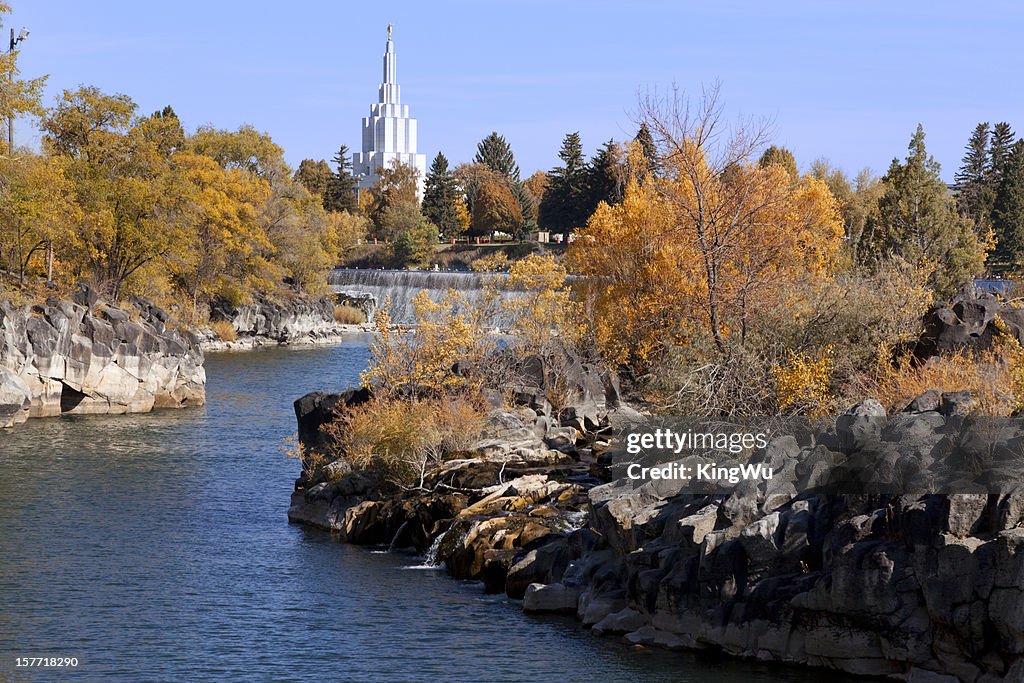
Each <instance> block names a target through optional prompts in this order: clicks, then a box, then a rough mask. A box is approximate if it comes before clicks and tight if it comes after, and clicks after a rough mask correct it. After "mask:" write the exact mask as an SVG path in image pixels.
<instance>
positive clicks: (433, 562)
mask: <svg viewBox="0 0 1024 683" xmlns="http://www.w3.org/2000/svg"><path fill="white" fill-rule="evenodd" d="M449 529H451V527H448V529H445V530H444V531H442V532H441V533H439V534H438V535H437V538H435V539H434V542H433V543H431V544H430V547H429V548H427V554H426V555H424V556H423V564H424V565H426V566H427V567H440V566H441V564H440V563H439V562H438V561H437V553H438V551H440V550H441V542H442V541H444V537H445V535H446V534H447V533H448V530H449Z"/></svg>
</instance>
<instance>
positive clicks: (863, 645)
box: [289, 383, 1024, 683]
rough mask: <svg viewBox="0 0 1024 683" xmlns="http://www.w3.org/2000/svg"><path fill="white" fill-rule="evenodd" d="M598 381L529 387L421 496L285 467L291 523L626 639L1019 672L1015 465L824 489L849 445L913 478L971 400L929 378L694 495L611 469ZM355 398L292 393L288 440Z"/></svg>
mask: <svg viewBox="0 0 1024 683" xmlns="http://www.w3.org/2000/svg"><path fill="white" fill-rule="evenodd" d="M590 385H591V387H592V386H593V383H590ZM598 386H600V385H598ZM605 388H606V389H609V388H610V387H608V386H607V385H605ZM601 394H602V395H598V394H597V392H594V391H590V392H589V393H587V394H586V395H585V396H581V400H580V401H579V402H578V403H577V404H576V405H574V406H572V407H571V409H568V410H563V411H559V412H558V413H557V414H556V413H554V412H553V411H552V410H551V407H550V406H549V405H545V404H544V402H543V401H541V400H539V395H538V393H537V392H530V391H527V392H521V393H520V394H519V396H518V398H517V400H515V402H514V405H511V406H503V407H497V406H496V407H494V409H493V410H492V411H491V412H490V414H489V416H488V419H489V421H490V424H489V428H488V430H487V438H485V439H483V440H481V441H480V442H479V443H478V444H476V445H475V446H474V447H473V448H472V449H471V453H470V454H469V457H466V458H462V459H459V460H455V461H451V462H449V463H447V464H446V465H445V466H444V467H442V468H440V469H439V470H438V471H437V472H435V473H433V474H431V475H430V476H429V477H428V478H427V480H426V481H425V483H424V489H423V490H410V491H400V492H396V491H393V490H391V491H388V490H387V488H386V487H384V486H382V485H381V482H380V481H379V480H378V479H376V478H375V477H374V476H373V475H372V474H367V473H365V472H354V473H348V474H346V473H345V471H346V469H345V467H344V466H342V464H341V463H338V464H337V465H336V466H333V467H332V466H331V465H327V466H326V467H323V468H322V470H321V471H323V472H324V473H325V476H323V477H322V478H320V479H319V480H318V479H315V478H309V477H307V476H305V475H304V476H303V477H301V478H300V479H299V480H298V481H297V482H296V488H295V492H294V493H293V494H292V502H291V507H290V509H289V519H290V520H291V521H293V522H300V523H303V524H310V525H314V526H317V527H320V528H324V529H329V530H331V531H333V532H335V533H337V534H338V536H339V538H340V539H341V540H343V541H346V542H349V543H355V544H360V545H375V546H382V547H389V548H404V547H410V548H414V549H415V550H416V551H417V552H419V553H423V554H424V555H425V556H426V558H427V562H428V563H434V564H437V565H439V566H443V567H444V568H445V569H446V571H447V572H448V574H449V575H451V576H452V577H454V578H457V579H464V580H465V579H469V580H477V581H481V582H482V583H483V586H484V590H485V592H487V593H504V594H505V595H507V596H508V597H509V598H512V599H517V600H518V599H521V600H522V607H523V609H524V610H525V611H528V612H533V613H558V614H567V615H572V616H574V617H575V618H576V619H577V620H578V621H579V622H581V623H582V624H583V625H584V626H585V627H587V628H589V629H590V630H591V631H592V632H593V633H594V634H596V635H600V636H610V637H615V638H620V639H622V640H624V641H625V642H627V643H630V644H634V645H640V646H645V647H658V648H667V649H685V650H700V651H709V652H718V653H723V654H726V655H730V656H734V657H738V658H743V659H749V660H758V661H773V662H779V663H785V664H792V665H801V666H809V667H821V668H828V669H833V670H838V671H842V672H846V673H850V674H854V675H857V676H866V677H881V678H889V679H894V680H906V681H913V682H915V683H918V682H923V681H932V682H942V683H955V682H967V683H995V682H996V681H1006V682H1011V681H1012V682H1015V683H1019V681H1021V680H1024V659H1022V657H1021V655H1022V653H1024V621H1022V620H1021V618H1020V615H1021V614H1024V593H1022V590H1024V528H1021V526H1022V525H1024V512H1022V511H1024V503H1022V501H1024V497H1022V495H1024V494H1022V493H1021V488H1020V487H1019V486H1018V485H1017V484H1016V482H1017V481H1019V480H1020V477H1019V476H1012V475H1007V476H1003V477H1002V479H1001V482H1000V483H1001V487H1000V488H999V489H998V490H997V492H995V493H991V492H988V491H987V490H986V489H985V488H980V489H978V491H979V492H978V493H974V494H968V493H963V494H959V495H940V494H934V493H922V494H917V495H913V494H904V495H887V494H872V493H834V492H829V489H827V488H825V489H823V488H822V487H821V485H820V484H821V482H822V477H823V476H824V474H825V473H827V472H829V471H830V469H831V468H833V467H834V466H835V465H837V464H838V463H843V462H848V461H850V459H851V458H855V457H858V454H859V453H861V452H862V451H863V452H864V453H870V454H871V458H872V459H871V460H870V461H869V462H868V463H867V469H869V470H872V471H874V470H877V471H882V472H884V471H888V472H890V473H893V472H898V471H899V472H906V471H907V470H905V469H904V468H906V467H908V466H909V460H908V458H910V459H916V462H917V463H918V466H919V470H918V471H921V470H922V469H927V468H928V467H933V466H940V465H942V464H943V462H941V461H944V460H945V458H944V457H939V456H934V457H935V458H938V460H939V461H940V462H935V460H934V459H932V460H929V458H933V456H932V455H931V454H932V453H933V452H939V451H936V450H935V449H936V448H937V447H938V446H939V445H940V444H942V443H947V442H948V439H949V438H950V437H948V436H947V434H951V433H952V432H950V429H952V428H953V427H954V426H955V425H961V426H962V423H961V422H958V421H957V420H958V417H957V416H958V415H960V414H962V411H963V409H964V407H965V406H966V405H967V404H968V403H969V397H967V396H964V395H953V394H950V395H941V394H938V393H935V392H933V393H929V394H925V395H923V396H921V397H919V398H918V399H917V400H915V401H914V402H912V403H911V404H910V405H908V407H907V409H906V411H905V412H903V413H900V414H898V415H893V416H888V417H886V416H885V411H884V410H882V409H881V406H880V405H878V404H877V402H870V401H869V402H865V403H864V404H860V405H858V406H855V407H854V408H852V409H851V410H850V411H848V412H847V413H845V414H844V415H841V416H839V417H838V418H835V419H833V420H832V421H831V424H830V425H825V426H824V427H823V428H822V429H821V430H819V431H817V432H811V433H808V434H804V435H803V437H801V438H800V439H799V440H798V439H797V438H796V437H793V436H783V437H778V438H775V439H773V440H772V441H770V442H769V443H768V445H767V447H766V448H763V449H760V450H759V451H758V452H756V453H755V454H754V456H753V458H752V460H753V461H755V462H762V463H765V464H770V465H771V466H772V467H773V468H774V472H775V473H776V475H775V476H774V477H773V478H772V479H769V480H766V481H762V482H760V483H757V482H753V481H747V482H740V483H738V484H732V485H730V484H729V483H728V482H725V481H719V482H716V484H715V489H714V491H713V492H710V493H697V492H694V491H693V490H692V489H689V488H681V487H680V486H679V485H678V484H677V485H675V486H672V485H666V484H670V483H668V482H647V483H644V484H642V485H625V483H624V482H623V481H622V480H621V479H617V480H614V481H613V480H612V475H613V474H614V467H613V455H614V453H615V441H614V438H613V436H614V432H615V431H616V430H617V429H621V428H622V427H623V426H624V425H627V424H629V423H630V421H633V420H636V419H637V418H638V417H639V416H638V414H637V413H636V412H635V411H632V410H630V409H629V408H628V407H626V406H623V405H621V404H620V403H618V401H617V397H615V396H614V395H613V394H612V393H611V392H609V393H607V394H605V393H604V392H601ZM361 400H365V399H364V398H361V397H360V394H358V393H356V392H347V393H345V394H337V395H332V394H322V393H315V394H310V395H307V396H305V397H303V398H302V399H299V400H298V401H297V402H296V415H297V418H298V423H299V434H300V437H301V438H302V439H303V441H304V442H305V443H306V444H308V445H309V446H310V447H311V448H313V449H317V448H320V447H322V446H323V443H322V441H321V440H322V438H323V436H322V433H321V432H320V431H319V427H320V425H322V424H323V423H324V422H326V421H327V420H329V419H330V417H331V415H333V414H334V413H335V412H336V411H339V410H341V411H343V410H344V409H345V406H346V405H352V404H355V403H358V402H359V401H361ZM982 427H984V428H985V429H988V428H990V427H991V425H981V426H979V428H978V429H979V432H980V431H983V430H982ZM1003 427H1004V428H1007V429H1010V431H1011V432H1012V433H1004V435H1003V436H1005V437H1006V439H1008V442H1009V443H1016V442H1017V441H1015V440H1020V439H1024V430H1022V429H1020V426H1019V425H1018V424H1017V423H1015V422H1014V423H1007V424H1004V425H1003ZM958 428H959V427H958ZM968 434H970V433H968ZM979 436H981V435H980V433H979V434H976V435H974V436H969V438H968V437H965V438H967V440H968V442H969V441H970V440H971V439H974V440H975V441H977V440H978V437H979ZM866 439H867V440H873V443H874V446H876V447H877V449H876V450H877V455H876V450H872V451H864V448H865V444H866V443H867V442H866ZM690 464H696V463H690ZM907 490H911V489H907ZM961 490H963V489H961ZM718 491H721V492H720V493H719V492H718Z"/></svg>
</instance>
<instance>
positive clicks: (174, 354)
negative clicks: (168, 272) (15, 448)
mask: <svg viewBox="0 0 1024 683" xmlns="http://www.w3.org/2000/svg"><path fill="white" fill-rule="evenodd" d="M168 321H169V319H168V316H167V314H166V313H165V312H164V311H163V310H161V309H160V308H158V307H156V306H153V305H152V304H151V303H149V302H148V301H145V300H142V299H132V300H131V301H130V302H129V304H127V306H126V307H124V308H121V307H117V306H112V305H109V304H105V303H103V302H101V301H99V298H98V297H97V296H96V294H95V293H94V292H93V291H92V290H91V289H89V288H88V287H85V286H82V287H80V288H79V289H78V291H77V292H76V293H75V294H74V295H73V296H72V298H71V300H69V301H64V300H56V299H49V300H47V301H46V302H45V303H40V304H36V305H33V306H22V307H15V306H12V305H11V304H10V303H9V302H6V301H2V302H0V427H11V426H13V425H16V424H20V423H22V422H25V421H26V420H28V419H29V418H39V417H52V416H56V415H65V414H67V415H97V414H125V413H145V412H149V411H150V410H153V409H154V408H181V407H187V406H193V405H201V404H202V403H203V402H204V401H205V397H206V374H205V372H204V370H203V361H204V358H203V351H202V348H201V346H200V343H199V339H198V337H196V336H195V335H194V334H192V333H190V332H180V331H178V330H175V329H173V328H171V327H169V324H168Z"/></svg>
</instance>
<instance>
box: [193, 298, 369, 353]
mask: <svg viewBox="0 0 1024 683" xmlns="http://www.w3.org/2000/svg"><path fill="white" fill-rule="evenodd" d="M339 298H341V299H343V303H344V305H345V306H346V307H347V308H349V309H351V313H353V314H356V315H358V316H361V317H362V320H363V322H361V323H348V322H339V321H338V320H337V319H336V316H335V309H336V307H337V306H338V305H339ZM374 311H375V302H374V300H373V299H372V298H369V297H363V298H357V297H338V296H334V297H320V298H311V297H306V296H300V295H295V296H292V297H289V298H279V299H269V298H266V297H260V298H257V300H256V301H254V302H252V303H249V304H242V305H239V306H231V305H229V304H226V303H218V304H215V305H214V306H212V307H211V311H210V322H211V323H213V324H214V325H218V324H219V325H220V326H221V329H226V330H228V331H229V332H230V335H229V336H228V337H227V338H224V337H223V336H219V335H218V334H217V333H216V332H215V331H214V329H212V327H208V328H205V329H203V330H200V331H199V337H200V345H201V346H202V348H203V350H204V351H207V352H209V351H248V350H252V349H258V348H263V347H268V346H301V345H310V346H316V345H326V344H339V343H342V342H344V341H346V340H348V339H351V338H353V337H354V336H355V335H361V334H365V333H368V332H371V331H372V322H373V314H374Z"/></svg>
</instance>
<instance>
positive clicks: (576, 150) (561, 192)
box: [539, 132, 589, 235]
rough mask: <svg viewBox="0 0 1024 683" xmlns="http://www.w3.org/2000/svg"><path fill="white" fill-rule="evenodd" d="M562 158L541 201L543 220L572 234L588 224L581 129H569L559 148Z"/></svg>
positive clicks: (541, 216) (547, 225) (565, 233)
mask: <svg viewBox="0 0 1024 683" xmlns="http://www.w3.org/2000/svg"><path fill="white" fill-rule="evenodd" d="M558 158H559V159H561V160H562V165H561V166H556V167H555V168H553V169H552V170H551V173H549V174H548V177H549V178H550V182H549V185H548V190H547V192H545V193H544V199H542V200H541V203H540V221H539V223H540V224H541V225H542V226H543V227H545V228H548V229H550V230H555V231H558V232H561V233H562V234H564V235H568V234H569V233H570V232H571V231H572V230H573V229H574V228H579V227H582V226H583V225H585V224H586V222H587V218H588V217H589V216H588V215H587V207H586V190H587V175H588V173H587V164H586V162H585V161H584V159H583V143H582V142H581V141H580V134H579V132H575V133H568V134H567V135H566V136H565V139H564V140H563V141H562V149H561V150H560V151H559V152H558Z"/></svg>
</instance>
